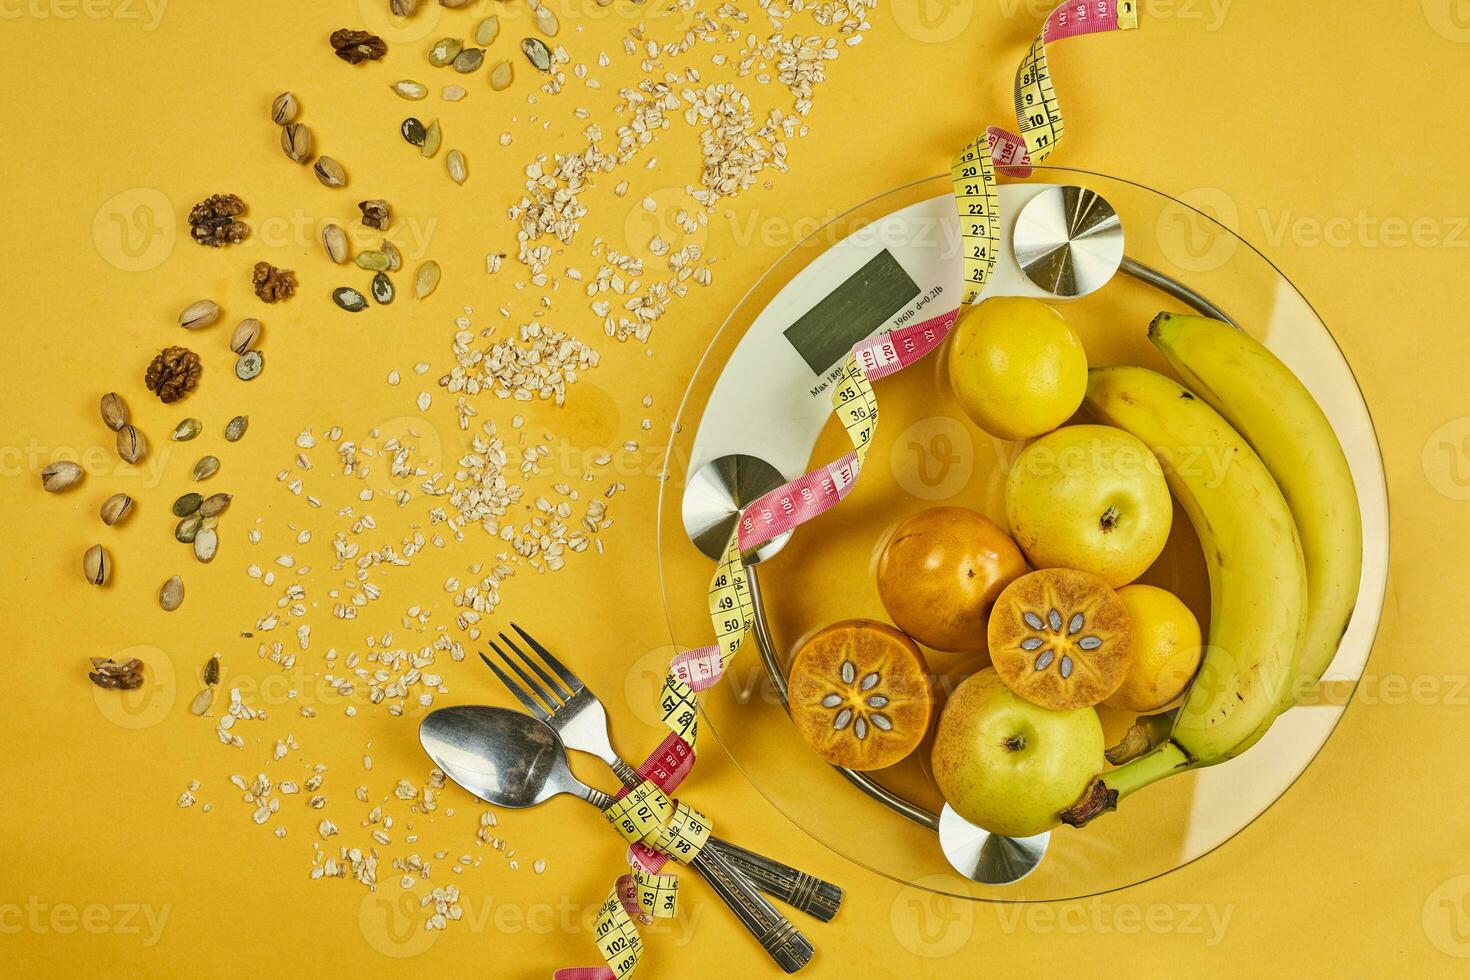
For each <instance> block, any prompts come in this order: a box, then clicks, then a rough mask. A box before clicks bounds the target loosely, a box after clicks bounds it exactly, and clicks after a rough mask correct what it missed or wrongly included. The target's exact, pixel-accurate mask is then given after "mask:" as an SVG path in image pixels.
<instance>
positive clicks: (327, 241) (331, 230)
mask: <svg viewBox="0 0 1470 980" xmlns="http://www.w3.org/2000/svg"><path fill="white" fill-rule="evenodd" d="M322 248H324V249H326V250H327V258H329V259H331V260H332V261H333V262H335V263H337V264H338V265H341V264H342V263H343V262H346V261H347V232H345V231H343V230H342V228H341V227H340V226H338V225H327V226H326V227H325V228H323V229H322Z"/></svg>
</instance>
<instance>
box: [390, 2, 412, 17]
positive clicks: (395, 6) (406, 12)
mask: <svg viewBox="0 0 1470 980" xmlns="http://www.w3.org/2000/svg"><path fill="white" fill-rule="evenodd" d="M418 7H419V0H389V3H388V9H389V10H391V11H392V12H393V14H394V15H395V16H397V17H412V16H413V12H414V11H415V10H417V9H418Z"/></svg>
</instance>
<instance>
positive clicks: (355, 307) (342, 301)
mask: <svg viewBox="0 0 1470 980" xmlns="http://www.w3.org/2000/svg"><path fill="white" fill-rule="evenodd" d="M332 302H333V303H336V304H337V305H338V306H340V307H342V309H344V310H346V311H347V312H348V313H361V312H362V311H363V310H365V309H367V297H366V296H364V295H363V294H362V293H359V292H358V291H357V290H355V289H353V288H352V287H351V286H338V287H337V288H336V289H334V290H332Z"/></svg>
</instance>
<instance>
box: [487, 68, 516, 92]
mask: <svg viewBox="0 0 1470 980" xmlns="http://www.w3.org/2000/svg"><path fill="white" fill-rule="evenodd" d="M514 76H515V67H514V66H513V65H511V63H510V62H509V61H500V62H497V63H496V65H495V67H494V68H492V69H490V87H491V88H492V89H494V90H495V91H497V92H504V91H505V90H506V89H508V88H510V83H511V80H512V78H514Z"/></svg>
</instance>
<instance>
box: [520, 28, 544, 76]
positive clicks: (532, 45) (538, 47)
mask: <svg viewBox="0 0 1470 980" xmlns="http://www.w3.org/2000/svg"><path fill="white" fill-rule="evenodd" d="M521 51H522V53H524V54H525V56H526V60H527V61H529V62H531V64H533V65H535V66H536V70H537V71H544V72H549V71H551V49H550V48H548V47H547V46H546V44H545V43H544V42H543V41H542V40H541V39H540V38H535V37H528V38H526V39H524V40H523V41H521Z"/></svg>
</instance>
